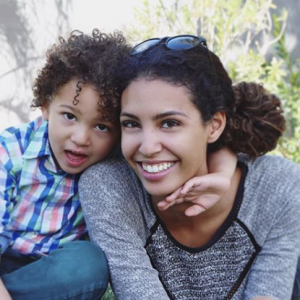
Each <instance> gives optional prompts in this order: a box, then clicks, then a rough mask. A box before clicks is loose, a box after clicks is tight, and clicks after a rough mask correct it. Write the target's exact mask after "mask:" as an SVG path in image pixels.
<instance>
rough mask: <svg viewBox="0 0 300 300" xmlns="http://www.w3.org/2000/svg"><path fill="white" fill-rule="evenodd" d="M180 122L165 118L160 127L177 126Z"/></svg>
mask: <svg viewBox="0 0 300 300" xmlns="http://www.w3.org/2000/svg"><path fill="white" fill-rule="evenodd" d="M179 125H180V123H179V122H178V121H175V120H166V121H163V122H162V126H161V127H162V128H172V127H175V126H179Z"/></svg>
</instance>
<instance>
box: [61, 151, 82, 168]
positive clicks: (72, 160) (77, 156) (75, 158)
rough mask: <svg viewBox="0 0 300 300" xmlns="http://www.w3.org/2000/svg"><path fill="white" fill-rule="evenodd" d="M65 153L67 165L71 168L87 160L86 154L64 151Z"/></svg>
mask: <svg viewBox="0 0 300 300" xmlns="http://www.w3.org/2000/svg"><path fill="white" fill-rule="evenodd" d="M65 153H66V158H67V161H68V163H69V164H71V165H73V166H79V165H81V164H82V163H83V162H84V161H85V160H86V158H87V155H86V154H82V153H76V152H73V151H69V150H66V151H65Z"/></svg>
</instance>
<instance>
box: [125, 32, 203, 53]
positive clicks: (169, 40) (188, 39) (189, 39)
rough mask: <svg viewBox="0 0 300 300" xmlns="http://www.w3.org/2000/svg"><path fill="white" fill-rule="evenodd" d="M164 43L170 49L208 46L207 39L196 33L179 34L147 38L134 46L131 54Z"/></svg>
mask: <svg viewBox="0 0 300 300" xmlns="http://www.w3.org/2000/svg"><path fill="white" fill-rule="evenodd" d="M162 43H164V44H165V46H166V47H167V48H168V49H170V50H189V49H193V48H195V47H196V46H198V45H199V44H201V45H203V46H205V47H207V44H206V39H204V38H203V37H201V36H199V37H198V36H195V35H188V34H185V35H177V36H173V37H164V38H161V39H160V38H152V39H149V40H146V41H144V42H141V43H139V44H137V45H136V46H134V47H133V48H132V49H131V52H130V54H131V55H137V54H139V53H142V52H145V51H147V50H148V49H150V48H151V47H153V46H155V45H157V44H162Z"/></svg>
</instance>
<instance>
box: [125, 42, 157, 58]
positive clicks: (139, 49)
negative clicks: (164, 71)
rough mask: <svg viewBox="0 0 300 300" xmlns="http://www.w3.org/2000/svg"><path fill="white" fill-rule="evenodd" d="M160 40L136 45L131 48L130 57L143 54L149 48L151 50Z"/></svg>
mask: <svg viewBox="0 0 300 300" xmlns="http://www.w3.org/2000/svg"><path fill="white" fill-rule="evenodd" d="M159 41H160V39H158V38H155V39H150V40H147V41H144V42H142V43H140V44H138V45H136V46H135V47H133V48H132V50H131V52H130V54H131V55H135V54H138V53H141V52H144V51H146V50H148V49H149V48H151V47H152V46H154V45H156V44H157V43H159Z"/></svg>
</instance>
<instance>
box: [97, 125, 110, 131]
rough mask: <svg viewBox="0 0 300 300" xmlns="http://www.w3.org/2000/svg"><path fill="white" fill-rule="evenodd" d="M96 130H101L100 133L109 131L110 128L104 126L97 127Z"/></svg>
mask: <svg viewBox="0 0 300 300" xmlns="http://www.w3.org/2000/svg"><path fill="white" fill-rule="evenodd" d="M96 129H97V130H99V131H108V127H107V126H106V125H104V124H98V125H96Z"/></svg>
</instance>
